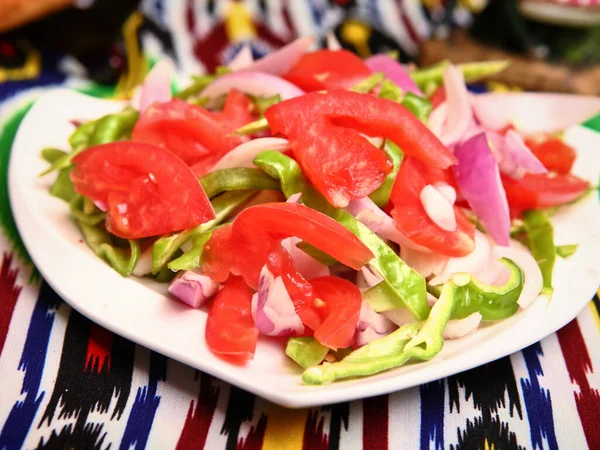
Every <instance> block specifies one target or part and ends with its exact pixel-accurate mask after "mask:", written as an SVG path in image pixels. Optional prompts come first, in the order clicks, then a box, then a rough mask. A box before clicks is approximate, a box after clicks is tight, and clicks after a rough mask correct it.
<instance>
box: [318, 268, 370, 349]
mask: <svg viewBox="0 0 600 450" xmlns="http://www.w3.org/2000/svg"><path fill="white" fill-rule="evenodd" d="M311 284H312V287H313V289H314V291H315V295H316V296H317V297H318V298H319V299H320V300H322V301H323V302H324V306H323V309H324V314H325V316H326V318H325V320H324V321H323V324H322V325H321V326H320V327H319V328H318V329H317V330H316V331H315V339H317V340H318V341H319V342H320V343H321V344H323V345H325V346H326V347H329V348H331V349H333V350H337V349H338V348H346V347H350V346H351V345H352V343H353V341H354V335H355V334H356V327H357V325H358V320H359V317H360V307H361V305H362V296H361V293H360V289H358V287H356V285H354V284H353V283H351V282H350V281H348V280H344V279H342V278H338V277H332V276H329V277H320V278H315V279H314V280H311Z"/></svg>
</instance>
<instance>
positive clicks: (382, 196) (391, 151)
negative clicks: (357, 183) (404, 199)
mask: <svg viewBox="0 0 600 450" xmlns="http://www.w3.org/2000/svg"><path fill="white" fill-rule="evenodd" d="M383 151H384V152H385V153H386V154H387V155H388V157H389V158H390V159H391V160H392V164H393V165H394V168H393V169H392V171H391V172H390V173H389V174H388V176H387V177H385V180H384V182H383V184H382V185H381V186H379V187H378V188H377V189H376V190H375V191H373V192H372V193H371V195H369V197H370V198H371V200H373V202H374V203H375V204H376V205H377V206H379V207H380V208H383V207H384V206H385V205H387V203H388V202H389V201H390V195H391V193H392V187H393V186H394V181H395V180H396V175H398V170H400V164H401V163H402V159H403V158H404V153H403V152H402V150H400V148H399V147H398V146H397V145H396V144H394V143H393V142H392V141H390V140H389V139H386V140H385V147H384V148H383Z"/></svg>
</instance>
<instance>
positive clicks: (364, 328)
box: [356, 300, 397, 347]
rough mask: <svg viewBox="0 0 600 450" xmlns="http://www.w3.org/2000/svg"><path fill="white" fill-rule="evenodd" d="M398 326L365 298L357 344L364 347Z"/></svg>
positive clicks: (361, 309) (359, 320) (359, 322)
mask: <svg viewBox="0 0 600 450" xmlns="http://www.w3.org/2000/svg"><path fill="white" fill-rule="evenodd" d="M396 328H397V327H396V326H395V325H394V323H393V322H392V321H391V320H390V319H388V318H387V317H385V316H384V315H383V314H378V313H376V312H375V311H374V310H373V308H371V306H370V305H369V303H368V302H366V301H365V300H363V302H362V305H361V308H360V317H359V319H358V326H357V332H356V345H358V346H359V347H362V346H363V345H366V344H368V343H369V342H372V341H374V340H377V339H381V338H382V337H384V336H387V335H388V334H390V333H391V332H392V331H394V329H396Z"/></svg>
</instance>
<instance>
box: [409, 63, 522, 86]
mask: <svg viewBox="0 0 600 450" xmlns="http://www.w3.org/2000/svg"><path fill="white" fill-rule="evenodd" d="M449 64H450V63H449V62H448V61H442V62H440V63H438V64H435V65H433V66H431V67H425V68H423V69H419V70H415V71H413V72H410V76H411V78H412V79H413V80H414V81H415V82H416V83H417V84H418V85H419V87H420V88H421V89H423V88H424V87H426V86H427V85H428V84H431V83H435V85H436V86H441V85H442V82H443V81H442V80H443V77H444V71H445V70H446V67H448V65H449ZM509 65H510V61H509V60H499V61H483V62H474V63H467V64H459V65H458V66H457V67H458V68H459V69H460V70H461V71H462V73H463V75H464V77H465V81H466V82H467V83H471V82H474V81H479V80H481V79H483V78H487V77H490V76H492V75H496V74H497V73H500V72H502V71H503V70H504V69H506V68H507V67H508V66H509Z"/></svg>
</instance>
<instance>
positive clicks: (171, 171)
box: [71, 141, 215, 239]
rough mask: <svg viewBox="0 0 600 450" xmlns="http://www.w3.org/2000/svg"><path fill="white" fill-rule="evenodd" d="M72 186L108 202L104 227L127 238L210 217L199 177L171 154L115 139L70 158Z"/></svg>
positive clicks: (171, 229) (186, 225) (175, 228)
mask: <svg viewBox="0 0 600 450" xmlns="http://www.w3.org/2000/svg"><path fill="white" fill-rule="evenodd" d="M73 162H74V163H75V168H74V169H73V172H71V180H72V181H73V186H74V187H75V191H77V192H78V193H80V194H82V195H84V196H86V197H89V198H91V199H92V200H94V201H98V202H102V203H104V204H106V205H107V217H106V228H107V229H108V231H110V232H111V233H113V234H115V235H117V236H119V237H122V238H127V239H138V238H143V237H148V236H157V235H160V234H165V233H171V232H174V231H179V230H183V229H186V228H191V227H195V226H197V225H200V224H202V223H204V222H207V221H209V220H212V219H214V217H215V213H214V211H213V209H212V206H211V204H210V201H209V200H208V198H207V197H206V194H205V193H204V190H203V189H202V186H201V185H200V183H198V180H197V179H196V177H195V176H194V174H193V173H192V171H191V170H190V168H189V167H188V166H186V165H185V163H184V162H183V161H182V160H181V159H179V158H178V157H177V156H176V155H175V154H173V153H171V152H170V151H168V150H165V149H163V148H160V147H157V146H155V145H150V144H143V143H139V142H131V141H119V142H113V143H110V144H103V145H98V146H95V147H92V148H89V149H87V150H85V151H83V152H82V153H80V154H78V155H77V156H75V158H73Z"/></svg>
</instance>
